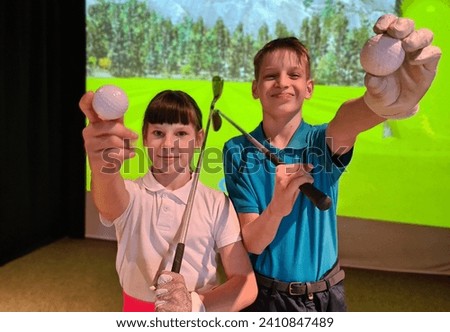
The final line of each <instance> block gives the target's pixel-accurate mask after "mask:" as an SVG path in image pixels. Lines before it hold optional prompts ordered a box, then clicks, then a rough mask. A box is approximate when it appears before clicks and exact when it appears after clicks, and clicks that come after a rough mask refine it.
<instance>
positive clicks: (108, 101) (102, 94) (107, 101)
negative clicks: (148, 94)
mask: <svg viewBox="0 0 450 332" xmlns="http://www.w3.org/2000/svg"><path fill="white" fill-rule="evenodd" d="M92 106H93V107H94V110H95V112H97V114H98V115H99V117H100V118H102V119H103V120H115V119H118V118H120V117H122V116H123V115H124V114H125V112H126V110H127V109H128V97H127V95H126V93H125V92H124V91H123V90H122V89H121V88H119V87H117V86H115V85H103V86H101V87H100V88H98V89H97V91H95V94H94V98H93V100H92Z"/></svg>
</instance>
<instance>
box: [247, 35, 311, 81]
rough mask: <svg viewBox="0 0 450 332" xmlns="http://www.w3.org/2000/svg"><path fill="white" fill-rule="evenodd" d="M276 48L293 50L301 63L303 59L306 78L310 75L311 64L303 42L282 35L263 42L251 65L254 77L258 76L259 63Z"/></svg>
mask: <svg viewBox="0 0 450 332" xmlns="http://www.w3.org/2000/svg"><path fill="white" fill-rule="evenodd" d="M277 50H289V51H293V52H295V53H296V54H297V57H298V59H299V61H300V63H302V61H303V60H305V61H306V62H305V70H306V76H307V78H309V77H310V75H311V65H310V61H309V60H310V59H309V52H308V49H307V48H306V46H305V45H303V43H302V42H301V41H300V40H298V39H297V38H296V37H283V38H277V39H274V40H271V41H270V42H268V43H267V44H265V45H264V46H263V47H262V48H261V49H260V50H259V51H258V52H257V53H256V55H255V57H254V58H253V66H254V68H255V79H256V80H257V79H258V78H259V70H260V69H261V64H262V62H263V60H264V57H265V56H266V55H267V54H269V53H272V52H274V51H277Z"/></svg>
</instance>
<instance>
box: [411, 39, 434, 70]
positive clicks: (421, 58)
mask: <svg viewBox="0 0 450 332" xmlns="http://www.w3.org/2000/svg"><path fill="white" fill-rule="evenodd" d="M441 55H442V51H441V49H440V48H439V47H437V46H432V45H430V46H427V47H425V48H424V49H422V50H420V51H419V52H417V53H416V54H413V55H411V56H410V57H409V63H410V64H411V65H414V66H417V65H423V66H424V67H425V68H426V69H427V70H429V71H431V72H435V71H436V68H437V65H438V63H439V60H440V59H441Z"/></svg>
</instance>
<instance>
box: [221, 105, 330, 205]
mask: <svg viewBox="0 0 450 332" xmlns="http://www.w3.org/2000/svg"><path fill="white" fill-rule="evenodd" d="M215 112H217V113H218V114H219V115H220V116H221V117H222V118H224V119H225V120H227V121H228V122H229V123H230V124H231V125H232V126H233V127H235V128H236V129H237V130H239V131H240V132H241V133H242V134H243V135H244V136H245V137H246V138H247V139H248V140H249V141H250V142H251V143H252V144H253V145H254V146H255V147H256V148H257V149H258V150H260V151H261V152H262V153H264V154H265V156H266V157H267V158H268V159H269V160H270V161H271V162H272V163H273V164H274V165H275V166H278V165H280V164H283V162H282V161H281V160H280V159H279V158H278V157H277V156H276V155H275V154H273V153H271V152H270V151H269V150H268V149H267V148H266V147H265V146H264V145H263V144H261V143H260V142H259V141H258V140H257V139H256V138H254V137H253V136H252V135H250V134H249V133H247V132H246V131H245V130H244V129H242V128H241V127H240V126H239V125H238V124H237V123H236V122H234V121H233V120H232V119H230V118H229V117H228V116H227V115H225V114H224V113H223V112H221V111H219V110H215ZM299 189H300V190H301V191H302V193H304V194H305V196H306V197H308V198H309V199H310V200H311V202H312V203H313V204H314V205H315V206H316V207H317V208H318V209H319V210H322V211H323V210H328V209H329V208H330V207H331V198H330V197H328V196H327V195H325V194H324V193H323V192H322V191H320V190H319V189H317V188H316V187H314V186H313V185H312V184H311V183H304V184H302V185H301V186H300V188H299Z"/></svg>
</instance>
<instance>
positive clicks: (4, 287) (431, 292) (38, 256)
mask: <svg viewBox="0 0 450 332" xmlns="http://www.w3.org/2000/svg"><path fill="white" fill-rule="evenodd" d="M115 254H116V243H115V242H113V241H103V240H95V239H83V240H80V239H67V238H66V239H62V240H59V241H56V242H54V243H52V244H50V245H48V246H46V247H43V248H40V249H38V250H36V251H34V252H32V253H31V254H29V255H27V256H24V257H22V258H19V259H17V260H14V261H12V262H10V263H8V264H6V265H4V266H2V267H0V311H22V312H25V311H50V312H53V311H54V312H57V311H58V312H61V311H67V312H80V311H96V312H102V311H121V305H122V303H121V289H120V286H119V282H118V278H117V275H116V270H115ZM344 269H345V271H346V279H345V289H346V296H347V303H348V310H349V311H353V312H432V311H441V312H443V311H444V312H447V311H450V301H449V298H450V278H449V277H448V276H434V275H422V274H409V273H395V272H383V271H371V270H361V269H354V268H345V267H344Z"/></svg>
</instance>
